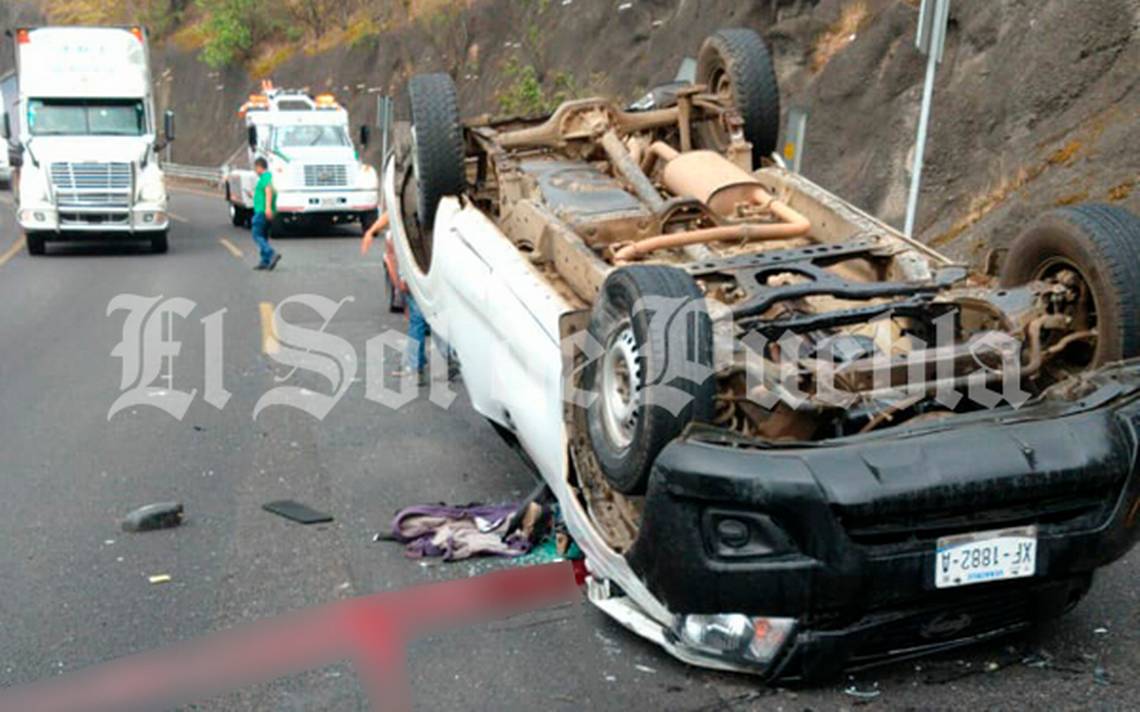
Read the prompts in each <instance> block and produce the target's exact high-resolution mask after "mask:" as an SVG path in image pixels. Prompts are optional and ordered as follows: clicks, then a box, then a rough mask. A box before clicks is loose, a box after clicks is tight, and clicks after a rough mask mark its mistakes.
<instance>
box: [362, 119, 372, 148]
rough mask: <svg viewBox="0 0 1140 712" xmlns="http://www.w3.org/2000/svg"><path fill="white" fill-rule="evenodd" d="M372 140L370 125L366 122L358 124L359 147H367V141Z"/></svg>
mask: <svg viewBox="0 0 1140 712" xmlns="http://www.w3.org/2000/svg"><path fill="white" fill-rule="evenodd" d="M371 140H372V127H371V126H369V125H368V124H361V125H360V147H361V148H368V142H369V141H371Z"/></svg>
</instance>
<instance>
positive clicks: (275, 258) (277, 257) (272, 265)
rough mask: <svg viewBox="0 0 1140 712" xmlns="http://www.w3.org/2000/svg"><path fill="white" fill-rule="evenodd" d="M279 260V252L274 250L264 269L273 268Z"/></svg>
mask: <svg viewBox="0 0 1140 712" xmlns="http://www.w3.org/2000/svg"><path fill="white" fill-rule="evenodd" d="M280 261H281V253H280V252H275V253H274V254H273V259H271V260H269V264H267V265H265V269H267V270H273V268H275V267H276V266H277V263H278V262H280Z"/></svg>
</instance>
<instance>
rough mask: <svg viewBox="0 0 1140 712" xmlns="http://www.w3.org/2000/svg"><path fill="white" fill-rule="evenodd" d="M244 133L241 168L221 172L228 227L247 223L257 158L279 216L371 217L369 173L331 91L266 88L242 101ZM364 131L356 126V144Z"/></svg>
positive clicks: (337, 220) (332, 220)
mask: <svg viewBox="0 0 1140 712" xmlns="http://www.w3.org/2000/svg"><path fill="white" fill-rule="evenodd" d="M240 114H241V115H242V116H243V117H244V119H245V126H246V132H247V136H248V147H247V151H246V153H247V156H246V158H247V160H248V166H242V167H230V168H227V170H226V179H225V192H226V200H227V202H228V203H229V204H230V215H231V218H232V219H233V222H234V225H244V224H246V223H248V221H249V218H250V217H251V216H252V212H253V190H254V186H255V185H256V184H257V175H256V174H255V173H254V171H253V170H252V167H253V163H254V161H255V160H256V159H258V158H264V159H265V160H266V162H267V163H268V164H269V170H270V172H271V173H272V174H273V187H274V190H275V192H276V194H277V213H278V216H279V218H278V219H279V220H282V221H284V222H297V221H300V220H308V221H314V222H323V223H325V224H326V225H327V224H341V223H347V222H360V223H361V225H362V227H363V228H364V229H367V228H368V227H369V226H370V225H371V224H372V223H373V222H374V221H375V220H376V216H377V204H378V197H379V192H378V187H379V181H378V178H377V175H376V171H375V170H373V169H372V167H371V166H369V165H367V164H365V163H363V162H362V161H361V160H360V156H359V153H358V152H357V150H356V148H355V147H354V146H353V140H352V137H351V135H350V133H349V122H348V112H347V111H346V110H345V109H344V108H343V107H342V106H340V104H338V103H337V102H336V99H335V98H334V97H333V96H332V95H331V94H321V95H318V96H316V97H312V96H309V95H308V94H306V93H304V92H301V91H287V90H281V89H274V88H272V87H267V88H265V89H264V90H263V91H262V92H261V93H260V94H253V95H251V96H250V97H249V101H248V102H246V104H245V105H244V106H243V107H242V109H241V112H240ZM368 138H369V134H368V130H367V128H366V127H362V128H361V133H360V143H361V148H364V147H366V146H367V143H368Z"/></svg>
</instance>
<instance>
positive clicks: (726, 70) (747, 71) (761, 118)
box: [696, 29, 780, 166]
mask: <svg viewBox="0 0 1140 712" xmlns="http://www.w3.org/2000/svg"><path fill="white" fill-rule="evenodd" d="M697 83H699V84H704V85H706V86H707V87H708V91H710V92H713V93H718V92H725V93H730V94H731V97H732V101H733V103H734V104H735V105H736V109H737V111H739V112H740V116H741V118H743V119H744V138H746V139H748V141H750V142H751V143H752V165H754V166H759V165H760V159H761V158H765V157H767V156H769V155H771V153H772V152H773V151H775V150H776V145H777V144H776V142H777V140H778V139H779V136H780V86H779V84H777V82H776V69H775V65H774V64H773V62H772V55H771V53H770V52H769V51H768V45H767V44H766V43H765V42H764V39H763V38H762V37H760V35H759V34H757V33H756V32H755V31H754V30H747V29H728V30H720V31H718V32H716V34H713V35H711V36H710V37H709V38H708V39H706V40H705V41H704V44H702V45H701V51H700V54H698V55H697ZM696 135H697V139H698V141H699V143H700V145H701V146H703V147H705V148H709V149H713V150H723V149H724V148H725V147H726V146H727V145H728V136H727V132H726V131H725V130H724V129H723V128H722V127H721V126H720V125H718V124H716V123H714V122H711V121H706V122H703V123H701V124H700V125H698V126H697V131H696Z"/></svg>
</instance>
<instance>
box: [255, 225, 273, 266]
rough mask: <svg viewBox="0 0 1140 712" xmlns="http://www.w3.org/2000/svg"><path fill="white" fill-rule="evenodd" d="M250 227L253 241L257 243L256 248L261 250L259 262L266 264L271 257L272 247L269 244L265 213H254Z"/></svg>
mask: <svg viewBox="0 0 1140 712" xmlns="http://www.w3.org/2000/svg"><path fill="white" fill-rule="evenodd" d="M250 227H251V228H252V232H253V241H254V242H256V243H257V249H258V250H259V251H260V252H261V264H262V265H268V264H269V262H270V261H271V260H272V259H273V248H272V247H270V246H269V221H268V220H267V219H266V218H265V213H254V214H253V222H252V223H251V225H250Z"/></svg>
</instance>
